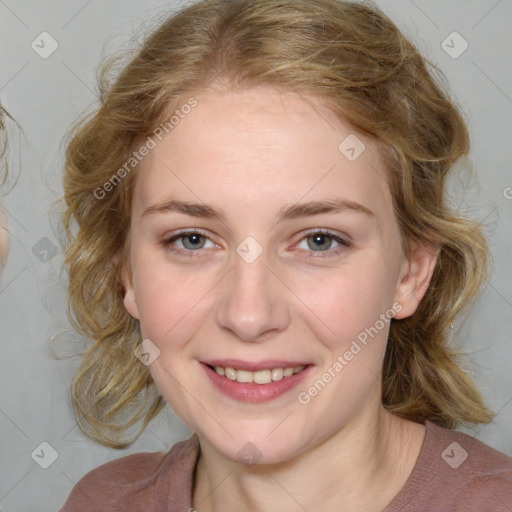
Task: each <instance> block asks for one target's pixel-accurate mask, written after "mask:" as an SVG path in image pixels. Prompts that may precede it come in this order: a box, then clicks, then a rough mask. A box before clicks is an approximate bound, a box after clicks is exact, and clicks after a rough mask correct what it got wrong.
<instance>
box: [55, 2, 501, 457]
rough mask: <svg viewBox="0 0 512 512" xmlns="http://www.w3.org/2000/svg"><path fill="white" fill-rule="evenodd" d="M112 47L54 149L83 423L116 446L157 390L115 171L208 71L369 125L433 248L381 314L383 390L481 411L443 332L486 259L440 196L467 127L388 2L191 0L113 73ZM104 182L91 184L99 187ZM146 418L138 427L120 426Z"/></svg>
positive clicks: (400, 207)
mask: <svg viewBox="0 0 512 512" xmlns="http://www.w3.org/2000/svg"><path fill="white" fill-rule="evenodd" d="M115 62H116V59H115V58H114V59H110V60H109V61H107V63H106V64H104V66H103V68H102V70H101V73H100V79H99V89H100V105H99V106H98V108H97V109H96V110H95V111H94V112H92V113H91V114H89V115H87V116H86V117H84V118H83V119H82V120H81V121H80V122H78V123H77V124H76V125H75V126H74V127H73V129H72V130H71V131H70V132H69V134H68V142H67V148H66V155H65V175H64V195H63V199H64V200H65V210H64V212H63V226H64V228H65V233H66V235H67V240H66V243H65V248H64V254H65V260H64V265H65V267H66V270H67V272H68V277H69V283H70V284H69V289H68V295H67V310H68V315H69V318H70V321H71V323H72V325H73V327H74V328H75V329H76V330H77V331H78V332H79V333H81V334H82V335H84V336H86V337H87V338H88V339H90V340H92V343H91V344H90V346H89V347H88V348H87V350H86V351H85V352H84V353H83V354H82V358H81V362H80V367H79V368H78V370H77V372H76V374H75V376H74V378H73V381H72V384H71V395H72V403H73V407H74V410H75V413H76V416H77V421H78V425H79V426H80V428H81V430H82V432H83V433H84V434H85V435H86V436H88V437H89V438H91V439H93V440H94V441H96V442H98V443H101V444H103V445H105V446H109V447H112V448H124V447H126V446H129V445H130V444H132V443H133V442H134V441H135V440H136V439H137V438H138V437H139V435H140V434H141V433H142V431H143V430H144V428H145V427H146V425H147V424H148V423H149V421H151V419H152V418H154V417H155V416H156V415H157V414H158V413H159V412H160V411H161V410H162V409H163V408H164V406H165V401H164V399H163V397H162V396H161V395H160V393H159V392H158V390H157V389H156V385H155V383H154V381H153V379H152V377H151V374H150V372H149V370H148V367H146V366H145V365H143V364H141V363H140V361H139V360H138V359H137V357H135V355H134V350H135V349H136V347H137V346H138V345H139V344H140V342H141V340H142V337H141V331H140V325H139V322H138V321H137V320H135V319H134V318H132V317H131V316H130V315H129V314H128V312H127V311H126V309H125V307H124V304H123V287H122V285H121V283H120V279H119V277H120V272H121V271H122V269H124V268H126V267H125V266H128V263H129V227H130V210H131V199H132V190H133V185H134V179H135V176H136V173H137V167H136V166H135V167H134V169H133V171H132V172H128V173H127V172H125V173H121V174H120V171H121V169H122V167H123V165H124V164H126V162H127V161H129V159H130V158H131V157H132V155H133V151H134V150H135V149H136V148H137V147H138V144H139V145H140V141H142V140H144V139H145V138H147V137H148V136H151V134H152V133H153V132H154V130H155V129H157V127H159V126H160V125H162V123H165V122H166V121H168V119H169V115H170V114H171V113H172V112H174V111H176V109H177V108H178V107H180V105H183V104H185V102H186V101H187V98H190V96H191V94H194V93H198V92H200V91H202V90H204V89H206V88H207V87H210V88H212V87H214V86H219V84H223V85H222V86H223V87H224V88H226V89H228V90H233V89H235V88H238V89H239V90H244V89H248V88H250V87H255V86H260V85H261V86H269V87H274V88H276V89H278V90H282V91H289V92H297V93H300V94H303V95H307V96H308V97H309V98H313V99H316V100H317V101H318V102H319V103H321V104H322V105H324V106H326V107H327V108H328V109H329V110H330V111H332V112H333V113H335V114H339V115H340V116H343V117H344V119H348V120H349V121H350V122H351V123H352V124H353V125H354V126H355V127H356V128H357V129H359V130H361V132H364V133H366V134H368V135H369V136H371V137H373V138H374V140H375V141H377V143H378V144H379V145H380V146H381V149H382V151H381V152H382V154H383V157H384V158H385V161H386V170H387V172H388V181H389V186H390V190H391V194H392V197H393V207H394V214H395V216H396V219H397V223H398V225H399V229H400V233H401V236H402V246H403V249H404V251H405V254H407V255H408V256H410V254H411V247H412V244H413V243H419V244H423V245H424V246H427V247H431V248H433V249H436V250H437V249H438V250H439V254H438V258H437V261H436V266H435V270H434V273H433V276H432V279H431V283H430V286H429V288H428V290H427V292H426V294H425V296H424V297H423V300H422V301H421V303H420V304H419V307H418V308H417V310H416V312H415V313H414V314H413V315H412V316H410V317H408V318H405V319H400V320H398V319H392V321H391V324H390V331H389V337H388V344H387V349H386V353H385V358H384V363H383V371H382V403H383V405H384V406H385V407H386V408H387V409H388V410H389V411H391V412H393V413H395V414H397V415H399V416H401V417H403V418H407V419H409V420H412V421H415V422H420V423H423V422H424V421H425V420H430V421H432V422H434V423H436V424H438V425H440V426H443V427H445V428H450V429H453V428H456V427H457V426H458V425H460V424H464V423H488V422H490V421H491V419H492V412H491V411H490V410H489V409H487V407H486V406H485V404H484V403H483V400H482V396H481V394H480V392H479V390H478V389H477V387H476V385H475V383H474V382H473V380H472V379H471V377H470V376H469V375H468V374H467V373H466V372H465V371H464V370H463V369H462V368H461V366H460V363H459V362H458V361H457V359H458V357H459V356H460V355H462V353H461V352H458V351H456V350H455V349H453V348H451V347H450V346H449V345H450V334H451V332H452V329H451V327H453V322H454V320H455V319H456V318H458V316H459V315H462V314H464V313H466V312H467V311H468V309H469V307H471V306H472V305H473V303H474V302H475V300H476V299H477V297H478V296H479V294H480V292H481V289H482V285H483V282H484V281H485V279H486V278H487V276H488V274H489V271H490V253H489V249H488V246H487V244H486V240H485V237H484V235H483V233H482V227H481V225H480V224H478V223H476V222H474V221H472V220H469V219H467V218H463V217H461V216H459V215H457V213H456V212H455V211H453V210H452V209H451V207H450V206H449V205H448V204H447V203H448V201H447V200H446V197H445V195H446V194H445V184H446V181H447V177H448V175H449V172H450V170H451V169H452V168H453V164H454V163H455V162H456V161H457V160H459V159H460V158H461V157H462V156H464V155H467V154H468V151H469V136H468V131H467V128H466V125H465V122H464V119H463V117H462V115H461V113H460V112H459V110H458V108H457V107H456V105H455V104H454V102H453V101H452V100H451V99H450V97H449V94H448V93H447V91H446V88H445V87H444V86H443V84H442V80H441V78H442V77H443V75H442V73H441V72H440V71H439V70H437V68H435V66H433V65H432V64H430V63H429V62H428V61H427V60H426V59H425V58H424V57H423V56H422V55H421V54H420V52H419V51H418V50H417V49H416V48H415V46H413V44H411V42H409V41H408V40H407V39H406V38H405V37H404V36H403V34H402V33H401V32H400V31H399V29H398V28H397V27H396V26H395V25H394V23H393V22H392V21H391V20H390V19H389V18H388V17H387V16H386V15H385V14H384V13H383V12H381V11H380V10H379V9H378V8H377V7H376V6H375V5H373V4H372V3H369V2H364V3H352V2H343V1H337V0H239V1H237V0H202V1H199V2H196V3H194V4H192V5H189V6H188V7H186V8H184V9H182V10H181V11H179V12H177V13H174V14H172V15H171V16H170V17H168V18H167V19H165V20H164V21H163V22H161V23H160V25H159V26H158V27H157V28H156V30H154V31H153V32H152V33H150V34H149V35H148V36H147V37H146V39H145V40H144V42H143V44H142V45H141V47H140V48H139V49H138V50H137V53H136V55H135V56H134V57H133V58H132V59H131V60H130V61H129V62H128V63H127V64H125V65H124V67H123V68H122V69H121V71H120V72H118V73H117V74H116V76H115V77H114V78H111V77H110V72H111V70H112V69H113V66H114V64H115ZM436 73H437V76H436ZM125 170H126V167H125ZM116 173H117V174H116ZM116 176H117V178H116ZM113 178H115V180H116V181H115V183H114V182H113ZM121 178H122V179H121ZM107 183H110V184H111V186H108V187H106V186H105V185H106V184H107ZM107 189H108V193H102V194H101V196H100V197H101V198H98V196H99V194H97V193H96V192H95V191H98V190H103V191H105V190H107ZM141 420H142V426H141V428H140V429H139V431H138V432H137V433H136V434H135V436H134V437H132V438H130V439H127V438H122V435H123V434H125V433H126V431H127V429H128V428H129V427H131V426H132V425H135V424H136V423H137V422H139V421H141Z"/></svg>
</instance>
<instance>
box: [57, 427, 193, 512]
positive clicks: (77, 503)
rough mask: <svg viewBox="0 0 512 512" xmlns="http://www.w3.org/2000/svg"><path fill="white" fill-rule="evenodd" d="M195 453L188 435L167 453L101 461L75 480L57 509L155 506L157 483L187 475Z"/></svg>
mask: <svg viewBox="0 0 512 512" xmlns="http://www.w3.org/2000/svg"><path fill="white" fill-rule="evenodd" d="M196 454H197V448H196V442H195V439H194V437H191V438H190V439H188V440H186V441H180V442H178V443H176V444H174V445H173V446H172V448H171V449H170V450H169V452H168V453H163V452H146V453H134V454H132V455H127V456H125V457H121V458H119V459H116V460H113V461H110V462H107V463H105V464H102V465H101V466H98V467H97V468H95V469H93V470H91V471H89V472H88V473H87V474H86V475H85V476H83V477H82V478H81V479H80V480H79V481H78V483H77V484H76V485H75V486H74V487H73V489H72V491H71V493H70V495H69V496H68V498H67V500H66V502H65V504H64V505H63V507H62V508H61V509H60V512H71V511H72V512H82V511H83V512H85V511H90V510H96V509H100V510H102V512H107V511H110V510H112V511H113V510H119V507H121V506H122V507H124V508H123V510H125V511H130V510H141V509H140V508H139V506H141V505H142V503H143V504H144V509H145V510H151V508H152V506H154V507H155V508H156V507H157V506H158V504H159V501H158V500H159V491H160V492H161V491H162V486H161V485H160V484H159V482H160V481H161V480H162V479H164V480H165V481H168V482H169V485H172V483H173V482H172V480H173V479H174V480H175V481H180V482H181V481H182V480H183V479H184V478H188V477H189V476H190V475H189V473H190V469H191V468H193V466H194V464H195V457H196ZM175 483H177V482H175ZM140 500H142V501H141V502H140V504H139V501H140ZM146 507H147V508H146Z"/></svg>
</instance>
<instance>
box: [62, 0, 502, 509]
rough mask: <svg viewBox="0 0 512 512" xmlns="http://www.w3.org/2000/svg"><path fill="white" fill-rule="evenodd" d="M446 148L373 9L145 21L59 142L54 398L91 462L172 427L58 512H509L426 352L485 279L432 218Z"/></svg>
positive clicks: (483, 453) (480, 412) (269, 9)
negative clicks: (61, 205) (60, 391)
mask: <svg viewBox="0 0 512 512" xmlns="http://www.w3.org/2000/svg"><path fill="white" fill-rule="evenodd" d="M103 83H107V82H106V81H104V82H103ZM468 146H469V143H468V134H467V129H466V127H465V124H464V121H463V119H462V117H461V115H460V113H459V112H458V110H457V108H456V107H455V105H454V104H453V102H452V101H451V100H450V99H449V98H448V96H447V95H446V93H444V92H443V90H442V88H441V86H440V85H439V84H438V83H437V82H436V80H435V79H434V77H433V76H432V75H431V74H430V73H429V72H428V71H427V67H426V64H425V59H424V58H423V57H422V56H421V55H420V54H419V53H418V52H417V50H416V49H415V48H414V47H413V45H412V44H411V43H410V42H408V41H407V40H406V39H405V38H404V37H403V35H402V34H401V33H400V32H399V30H398V29H397V28H396V27H395V25H394V24H393V23H392V22H391V21H390V20H389V19H388V18H387V17H386V16H385V15H384V14H383V13H382V12H380V11H379V10H378V9H377V8H375V7H372V6H369V5H367V4H364V5H363V4H356V3H349V2H339V1H335V0H315V1H310V0H308V1H306V0H285V1H283V0H257V1H254V0H252V1H249V0H242V1H237V2H233V1H225V0H204V1H200V2H198V3H196V4H193V5H191V6H190V7H187V8H186V9H184V10H182V11H181V12H179V13H177V14H176V15H174V16H172V17H170V18H169V19H168V20H166V21H164V22H163V23H162V24H161V25H160V26H159V27H158V28H157V29H156V31H155V32H154V33H153V34H151V35H150V36H149V37H148V39H147V40H146V41H145V43H144V45H143V47H142V49H141V50H140V52H139V53H138V55H137V56H136V57H135V58H134V59H133V60H132V61H131V62H129V63H128V64H127V65H126V66H125V67H124V69H123V70H122V72H121V73H120V75H119V77H118V78H117V79H116V80H115V81H114V83H112V84H111V86H109V87H107V88H106V89H105V90H103V91H102V93H101V105H100V107H99V109H98V110H97V111H96V112H95V115H94V116H92V117H91V118H90V119H88V120H85V121H84V122H83V123H82V124H80V125H78V126H77V128H76V130H75V131H74V133H73V134H72V138H71V140H70V141H69V145H68V149H67V156H66V168H65V178H64V187H65V195H64V199H65V201H66V212H65V215H64V226H65V228H66V230H67V232H68V234H69V235H70V243H69V245H68V247H67V248H66V260H65V263H66V265H67V267H68V272H69V276H70V283H71V285H70V289H69V296H68V300H69V305H70V310H71V311H72V312H73V315H74V316H73V318H72V320H73V322H74V325H75V327H76V328H77V330H79V332H81V333H83V334H85V335H87V336H89V337H90V338H91V339H92V340H93V344H92V345H91V347H90V348H89V349H88V350H87V352H85V354H84V355H83V361H82V364H81V367H80V369H79V371H78V373H77V375H76V376H75V378H74V380H73V384H72V397H73V404H74V407H75V411H76V413H77V418H78V421H79V425H80V427H81V429H82V430H83V432H84V433H86V435H88V436H89V437H90V438H91V439H94V440H95V441H97V442H99V443H102V444H104V445H106V446H110V447H113V448H122V447H125V446H127V445H129V444H130V443H131V442H133V440H134V439H131V440H130V439H126V438H123V437H122V435H123V433H124V432H125V431H126V429H127V428H128V427H130V426H131V425H133V424H135V423H136V422H138V421H139V420H141V419H142V427H141V430H140V431H142V429H143V428H144V427H145V426H146V425H147V423H148V422H149V421H150V420H151V419H152V418H153V417H154V416H155V415H156V414H157V413H158V412H159V411H160V410H161V409H162V408H163V407H164V406H165V404H166V403H167V404H169V405H170V406H171V407H172V409H173V410H174V411H175V412H176V413H177V414H178V416H179V417H180V418H181V419H182V420H183V421H184V423H185V424H186V425H187V426H188V427H189V428H190V429H191V430H192V431H193V432H194V436H193V437H192V438H190V439H189V440H187V441H183V442H179V443H177V444H176V445H174V446H173V447H172V448H171V450H170V451H169V453H168V454H162V453H146V454H136V455H131V456H128V457H123V458H121V459H118V460H116V461H113V462H110V463H108V464H105V465H103V466H101V467H99V468H97V469H95V470H93V471H91V472H90V473H89V474H87V475H86V476H85V477H83V478H82V480H81V481H80V482H79V483H78V484H77V485H76V487H75V488H74V489H73V491H72V493H71V495H70V497H69V498H68V500H67V502H66V504H65V505H64V507H63V508H62V509H61V510H63V511H68V510H69V511H71V510H73V511H79V510H91V508H92V507H93V505H94V506H96V507H97V508H98V509H100V510H102V511H107V510H123V511H127V510H128V511H129V510H172V511H178V510H180V511H183V510H198V511H200V512H207V511H217V510H223V511H226V510H255V511H256V510H266V511H268V510H287V511H288V510H290V511H294V510H322V511H330V510H333V511H334V510H336V511H340V510H344V511H356V510H357V511H368V512H370V511H382V510H384V511H386V512H391V511H398V510H415V511H418V510H443V511H444V510H479V511H482V510H489V511H490V510H493V511H496V510H507V508H506V507H509V508H510V506H512V496H511V492H510V489H511V488H512V459H510V457H508V456H506V455H505V454H502V453H500V452H497V451H496V450H493V449H492V448H490V447H489V446H486V445H484V444H483V443H481V442H479V441H478V440H476V439H474V438H472V437H471V436H468V435H465V434H462V433H458V432H455V431H454V430H453V429H454V428H455V427H456V426H458V425H460V424H464V423H485V422H489V421H490V420H491V418H492V413H491V412H490V411H489V410H488V409H487V407H486V406H485V405H484V403H483V401H482V398H481V395H480V393H479V391H478V389H477V388H476V386H475V384H474V383H473V382H472V380H471V379H470V377H469V376H468V375H467V374H466V373H465V372H464V371H463V370H462V369H461V368H460V367H459V366H458V364H457V361H456V355H457V354H456V353H455V352H454V351H453V350H452V349H451V348H449V347H448V345H447V339H448V336H449V333H450V331H451V329H450V326H451V325H452V322H453V320H454V319H455V318H456V317H457V316H458V315H459V314H460V313H462V312H464V311H465V310H467V308H468V307H469V305H471V304H472V303H473V301H474V300H475V299H476V297H477V296H478V292H479V291H480V289H481V285H482V283H483V279H484V278H485V276H486V274H487V272H488V261H489V260H488V249H487V245H486V242H485V239H484V238H483V236H482V233H481V228H480V226H479V225H478V224H476V223H474V222H472V221H470V220H467V219H463V218H461V217H459V216H458V215H457V214H456V213H455V212H453V211H451V210H450V208H449V207H448V206H447V205H446V204H445V202H444V187H445V181H446V178H447V175H448V173H449V170H450V169H451V167H452V165H453V164H454V163H455V162H456V161H457V160H458V159H459V158H460V157H462V156H463V155H466V154H467V153H468V149H469V147H468ZM72 222H76V225H77V228H78V229H77V230H76V232H75V231H74V229H73V226H72ZM140 431H139V434H140ZM137 436H138V434H137ZM137 436H135V438H136V437H137Z"/></svg>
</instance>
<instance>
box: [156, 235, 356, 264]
mask: <svg viewBox="0 0 512 512" xmlns="http://www.w3.org/2000/svg"><path fill="white" fill-rule="evenodd" d="M193 234H197V235H201V236H203V237H205V238H208V240H209V237H208V235H207V234H206V233H204V232H203V231H201V230H199V229H193V230H189V231H182V232H181V233H178V234H176V235H174V236H172V237H171V238H166V239H165V240H163V241H162V242H161V244H162V245H163V246H164V247H165V248H166V249H167V250H169V251H171V252H173V253H176V254H179V255H183V256H185V257H187V258H198V257H201V254H200V253H201V252H202V251H201V250H200V249H196V250H191V249H185V250H183V249H176V248H175V247H173V245H172V244H173V243H174V242H175V241H176V240H179V239H180V238H184V237H186V236H189V235H193ZM314 235H326V236H328V237H329V238H331V239H332V240H334V241H335V242H338V243H339V244H340V246H339V247H337V248H335V249H333V250H330V249H328V250H326V251H307V252H309V253H310V254H309V255H308V256H301V258H302V259H310V258H325V257H326V256H320V255H316V254H315V253H328V256H327V257H329V256H332V255H337V254H339V253H341V252H343V251H345V250H347V249H348V248H350V247H351V244H350V243H349V242H348V241H347V240H345V239H343V238H341V237H339V236H337V235H335V234H334V233H332V232H331V231H328V230H325V229H318V230H316V231H310V232H308V233H306V235H304V236H303V237H302V238H301V239H300V240H299V243H300V242H302V241H303V240H305V239H307V238H309V237H311V236H314ZM210 241H211V240H210ZM194 253H197V254H194Z"/></svg>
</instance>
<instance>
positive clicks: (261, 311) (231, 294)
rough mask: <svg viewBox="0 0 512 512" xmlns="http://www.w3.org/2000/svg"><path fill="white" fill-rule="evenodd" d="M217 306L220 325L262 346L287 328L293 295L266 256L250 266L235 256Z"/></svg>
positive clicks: (235, 334)
mask: <svg viewBox="0 0 512 512" xmlns="http://www.w3.org/2000/svg"><path fill="white" fill-rule="evenodd" d="M223 281H224V282H223V288H222V290H221V298H220V300H219V302H218V306H217V314H216V319H217V322H218V325H219V326H220V327H221V328H222V329H224V330H228V331H230V332H231V333H232V334H233V335H234V336H236V337H237V338H238V339H240V340H242V341H246V342H261V341H264V340H265V339H267V338H268V336H269V335H271V334H277V333H279V332H281V331H283V330H284V329H286V328H287V326H288V324H289V322H290V313H289V306H290V303H289V300H290V292H289V290H288V289H287V288H286V286H285V284H283V279H282V277H281V278H280V276H278V275H277V272H275V271H273V270H272V269H271V268H270V267H269V265H268V261H267V258H266V257H265V253H263V254H262V255H260V256H259V257H258V258H257V259H256V261H253V262H252V263H248V262H247V261H245V260H244V259H243V258H242V257H239V256H238V255H236V256H235V262H234V268H233V270H232V271H231V272H229V274H228V275H227V276H226V279H225V280H223Z"/></svg>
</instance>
